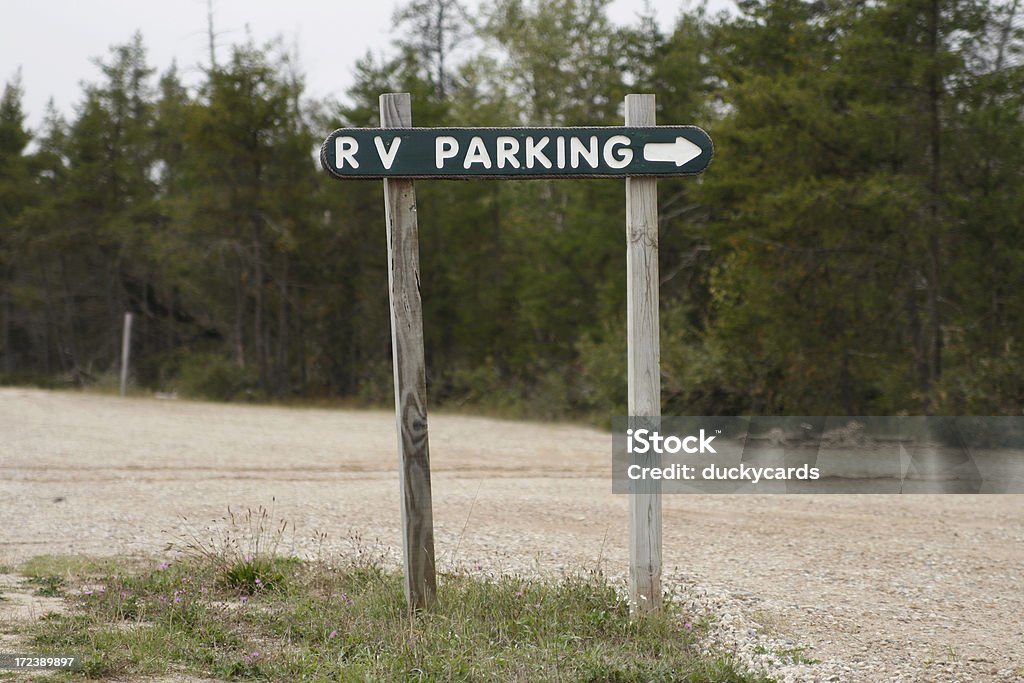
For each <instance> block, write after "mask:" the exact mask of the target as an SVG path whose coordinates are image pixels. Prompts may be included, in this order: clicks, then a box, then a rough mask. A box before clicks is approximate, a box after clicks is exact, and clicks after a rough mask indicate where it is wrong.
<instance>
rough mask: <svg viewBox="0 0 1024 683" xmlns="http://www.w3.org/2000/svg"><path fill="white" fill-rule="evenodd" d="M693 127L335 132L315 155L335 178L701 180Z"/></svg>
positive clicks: (706, 148) (702, 158)
mask: <svg viewBox="0 0 1024 683" xmlns="http://www.w3.org/2000/svg"><path fill="white" fill-rule="evenodd" d="M713 152H714V148H713V146H712V144H711V138H710V137H708V134H707V133H705V132H704V131H703V130H701V129H700V128H697V127H696V126H652V127H643V128H640V127H603V128H404V129H403V128H342V129H339V130H336V131H334V132H333V133H331V134H330V136H328V138H327V140H326V141H325V142H324V145H323V147H322V148H321V150H320V161H321V163H322V164H323V167H324V168H325V169H327V171H329V172H330V173H331V174H332V175H334V176H335V177H338V178H367V179H371V178H377V179H379V178H466V177H469V178H508V179H511V178H522V179H528V178H601V177H612V178H622V177H626V176H672V175H691V174H694V173H701V172H702V171H703V170H704V169H705V168H707V166H708V164H709V163H710V162H711V156H712V154H713Z"/></svg>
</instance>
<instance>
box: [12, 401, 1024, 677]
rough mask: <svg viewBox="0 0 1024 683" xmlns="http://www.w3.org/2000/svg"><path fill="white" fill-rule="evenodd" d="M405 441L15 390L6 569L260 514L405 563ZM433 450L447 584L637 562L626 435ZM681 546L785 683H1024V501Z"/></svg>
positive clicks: (752, 656) (156, 547)
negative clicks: (623, 482)
mask: <svg viewBox="0 0 1024 683" xmlns="http://www.w3.org/2000/svg"><path fill="white" fill-rule="evenodd" d="M395 443H396V437H395V433H394V417H393V416H392V415H391V414H389V413H386V412H372V411H354V410H319V409H292V408H279V407H252V406H237V405H219V404H207V403H194V402H188V401H171V400H157V399H151V398H138V399H120V398H117V397H108V396H97V395H90V394H80V393H74V392H45V391H37V390H28V389H12V388H0V520H2V523H0V564H7V565H14V564H17V563H18V562H20V561H23V560H25V559H27V558H29V557H32V556H34V555H39V554H44V553H57V554H68V553H71V554H114V553H131V554H147V555H153V556H158V555H160V554H161V553H164V552H165V550H164V549H165V547H166V546H167V544H168V543H169V542H173V541H175V540H176V539H179V538H180V537H181V536H182V535H183V534H188V533H190V532H196V531H201V530H202V529H204V528H205V527H206V526H207V525H208V524H210V523H211V522H212V521H213V520H217V519H220V518H222V517H223V516H224V515H225V513H226V510H227V508H228V506H231V508H232V509H233V510H236V511H244V510H245V509H246V508H256V507H257V506H260V505H264V506H268V507H270V506H273V507H274V510H275V514H276V516H277V517H280V518H283V519H286V520H288V521H289V522H292V523H294V525H295V528H296V529H297V531H296V533H295V535H294V537H293V536H291V535H288V536H287V539H286V544H287V546H288V547H287V548H286V550H289V551H295V552H298V553H306V554H311V553H314V552H316V548H317V543H316V542H315V541H314V538H313V537H314V535H315V534H317V533H325V534H326V535H327V541H326V549H327V550H329V551H337V552H352V551H353V550H354V549H355V548H356V547H357V546H359V547H363V548H366V547H370V548H372V549H375V550H377V551H380V552H382V553H384V554H385V555H386V556H387V557H389V558H391V559H395V558H396V557H397V553H396V551H395V548H400V547H401V542H400V536H399V531H398V479H397V458H396V455H395ZM430 445H431V459H432V467H433V495H434V521H435V529H436V532H435V533H436V540H437V552H438V558H439V565H440V569H441V570H442V571H444V570H445V569H450V568H452V567H455V566H461V567H469V568H471V569H473V570H474V571H484V572H492V573H509V572H519V573H529V574H541V575H558V574H560V573H566V572H569V573H575V572H579V571H586V570H589V569H594V568H597V567H600V568H602V569H603V570H604V571H605V572H606V573H607V574H608V575H610V576H612V577H613V578H615V579H616V580H620V579H621V577H622V576H623V575H624V574H625V572H626V571H627V567H628V564H627V563H628V550H627V522H626V515H627V513H626V499H625V497H624V496H616V495H613V494H612V493H611V482H610V479H609V472H610V455H611V437H610V435H608V434H605V433H602V432H600V431H597V430H593V429H589V428H585V427H578V426H564V425H550V424H527V423H517V422H507V421H500V420H490V419H483V418H472V417H463V416H454V415H445V414H433V415H431V418H430ZM360 539H361V540H360ZM664 545H665V570H666V573H665V586H666V589H668V590H670V591H672V592H673V593H675V594H676V595H677V596H678V597H679V599H680V600H683V601H685V602H687V603H689V604H691V605H692V606H693V607H694V608H695V609H698V610H704V609H709V610H713V611H714V612H715V613H716V614H717V616H718V623H717V626H716V627H715V634H716V636H715V637H716V638H717V640H718V642H719V643H720V644H721V645H722V646H724V647H726V648H729V649H734V650H735V651H736V652H737V653H738V654H739V656H740V657H742V658H743V659H744V660H746V661H747V662H749V663H750V664H752V665H754V666H762V667H765V668H767V669H768V670H769V671H770V672H772V673H773V674H774V675H775V676H776V677H777V678H778V679H779V680H785V681H869V682H874V681H922V682H924V681H927V682H932V681H1024V578H1022V577H1024V496H1013V495H1003V496H954V495H945V496H920V495H919V496H866V495H865V496H843V495H834V496H785V495H778V496H666V497H665V500H664ZM478 567H479V569H477V568H478Z"/></svg>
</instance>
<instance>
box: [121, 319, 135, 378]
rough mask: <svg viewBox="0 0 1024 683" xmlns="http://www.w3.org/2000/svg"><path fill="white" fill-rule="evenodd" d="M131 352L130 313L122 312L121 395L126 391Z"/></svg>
mask: <svg viewBox="0 0 1024 683" xmlns="http://www.w3.org/2000/svg"><path fill="white" fill-rule="evenodd" d="M131 352H132V314H131V313H125V314H124V336H123V337H122V338H121V395H122V396H124V395H125V394H126V393H127V392H128V362H129V360H131Z"/></svg>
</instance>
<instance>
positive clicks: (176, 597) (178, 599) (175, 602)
mask: <svg viewBox="0 0 1024 683" xmlns="http://www.w3.org/2000/svg"><path fill="white" fill-rule="evenodd" d="M174 604H175V605H180V604H181V596H180V595H178V596H175V598H174Z"/></svg>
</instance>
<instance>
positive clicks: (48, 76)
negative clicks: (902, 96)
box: [0, 0, 726, 128]
mask: <svg viewBox="0 0 1024 683" xmlns="http://www.w3.org/2000/svg"><path fill="white" fill-rule="evenodd" d="M465 1H466V4H467V5H468V6H470V7H476V6H478V5H479V4H480V2H481V0H465ZM725 1H726V0H715V1H714V2H713V3H712V7H715V6H722V5H723V4H725ZM686 3H687V0H651V6H652V8H653V9H654V11H655V13H656V15H657V17H658V20H659V23H660V24H661V26H662V28H663V29H664V30H668V29H670V28H671V27H672V26H673V25H674V23H675V20H676V19H677V17H678V16H679V14H680V11H681V9H682V8H683V7H684V6H687V5H686ZM400 4H405V1H404V0H214V15H215V19H214V21H215V30H216V32H217V33H218V34H219V38H218V44H219V45H221V46H222V47H221V54H226V46H227V45H229V44H231V43H233V42H242V41H244V40H245V32H246V27H247V26H248V27H249V30H250V31H251V32H252V35H253V36H254V37H255V38H256V40H257V41H264V40H268V39H270V38H273V37H275V36H278V35H280V36H282V37H283V38H284V39H285V41H286V43H288V44H289V45H296V46H297V48H298V52H299V56H300V60H301V66H302V68H303V70H304V71H305V73H306V76H307V81H306V83H307V92H308V94H309V95H311V96H313V97H325V96H327V95H335V96H336V97H338V98H339V99H341V98H342V97H343V94H344V92H345V90H346V89H347V88H348V87H349V86H350V85H351V83H352V67H353V65H354V64H355V61H356V60H357V59H358V58H359V57H361V56H363V55H364V54H366V51H367V50H372V51H373V52H374V53H376V54H384V53H390V48H391V42H392V37H391V35H390V34H389V30H390V26H391V17H392V14H393V12H394V9H395V7H396V6H397V5H400ZM642 5H643V2H642V0H613V2H612V3H611V5H610V8H609V15H610V16H611V18H612V20H613V21H614V22H616V23H619V24H632V23H634V22H635V21H636V16H637V13H638V11H639V10H640V8H641V7H642ZM0 17H2V19H0V83H4V82H7V81H8V80H9V79H11V78H12V77H13V76H14V74H15V72H16V70H17V69H18V67H19V66H20V67H21V69H22V84H23V86H24V89H25V99H24V105H25V109H26V111H27V113H28V116H29V125H30V126H31V127H33V128H35V127H36V126H38V124H39V121H40V120H41V119H42V115H43V112H44V110H45V107H46V102H47V100H49V98H50V97H53V99H54V101H55V103H56V105H57V109H58V110H60V111H61V112H63V113H64V114H65V115H68V116H70V115H71V113H72V111H73V105H74V104H75V103H77V102H78V101H79V98H80V96H81V86H80V83H81V82H82V81H89V82H95V81H98V80H99V70H98V69H97V67H96V66H95V64H94V63H93V59H94V58H96V57H106V55H107V51H108V48H109V47H110V46H111V45H114V44H120V43H124V42H126V41H127V40H128V39H129V38H130V37H131V35H132V33H134V32H135V31H136V30H139V31H142V35H143V38H144V41H145V45H146V47H147V48H148V54H149V62H150V65H151V66H154V67H156V68H157V69H158V70H159V71H163V70H164V69H166V68H167V67H168V66H169V65H170V64H171V60H172V59H175V58H176V59H177V61H178V66H179V69H180V70H181V71H182V73H183V74H184V77H185V79H186V82H189V81H194V80H195V79H196V77H197V75H198V70H197V68H196V66H197V65H198V64H205V63H206V61H207V47H206V0H0Z"/></svg>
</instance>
